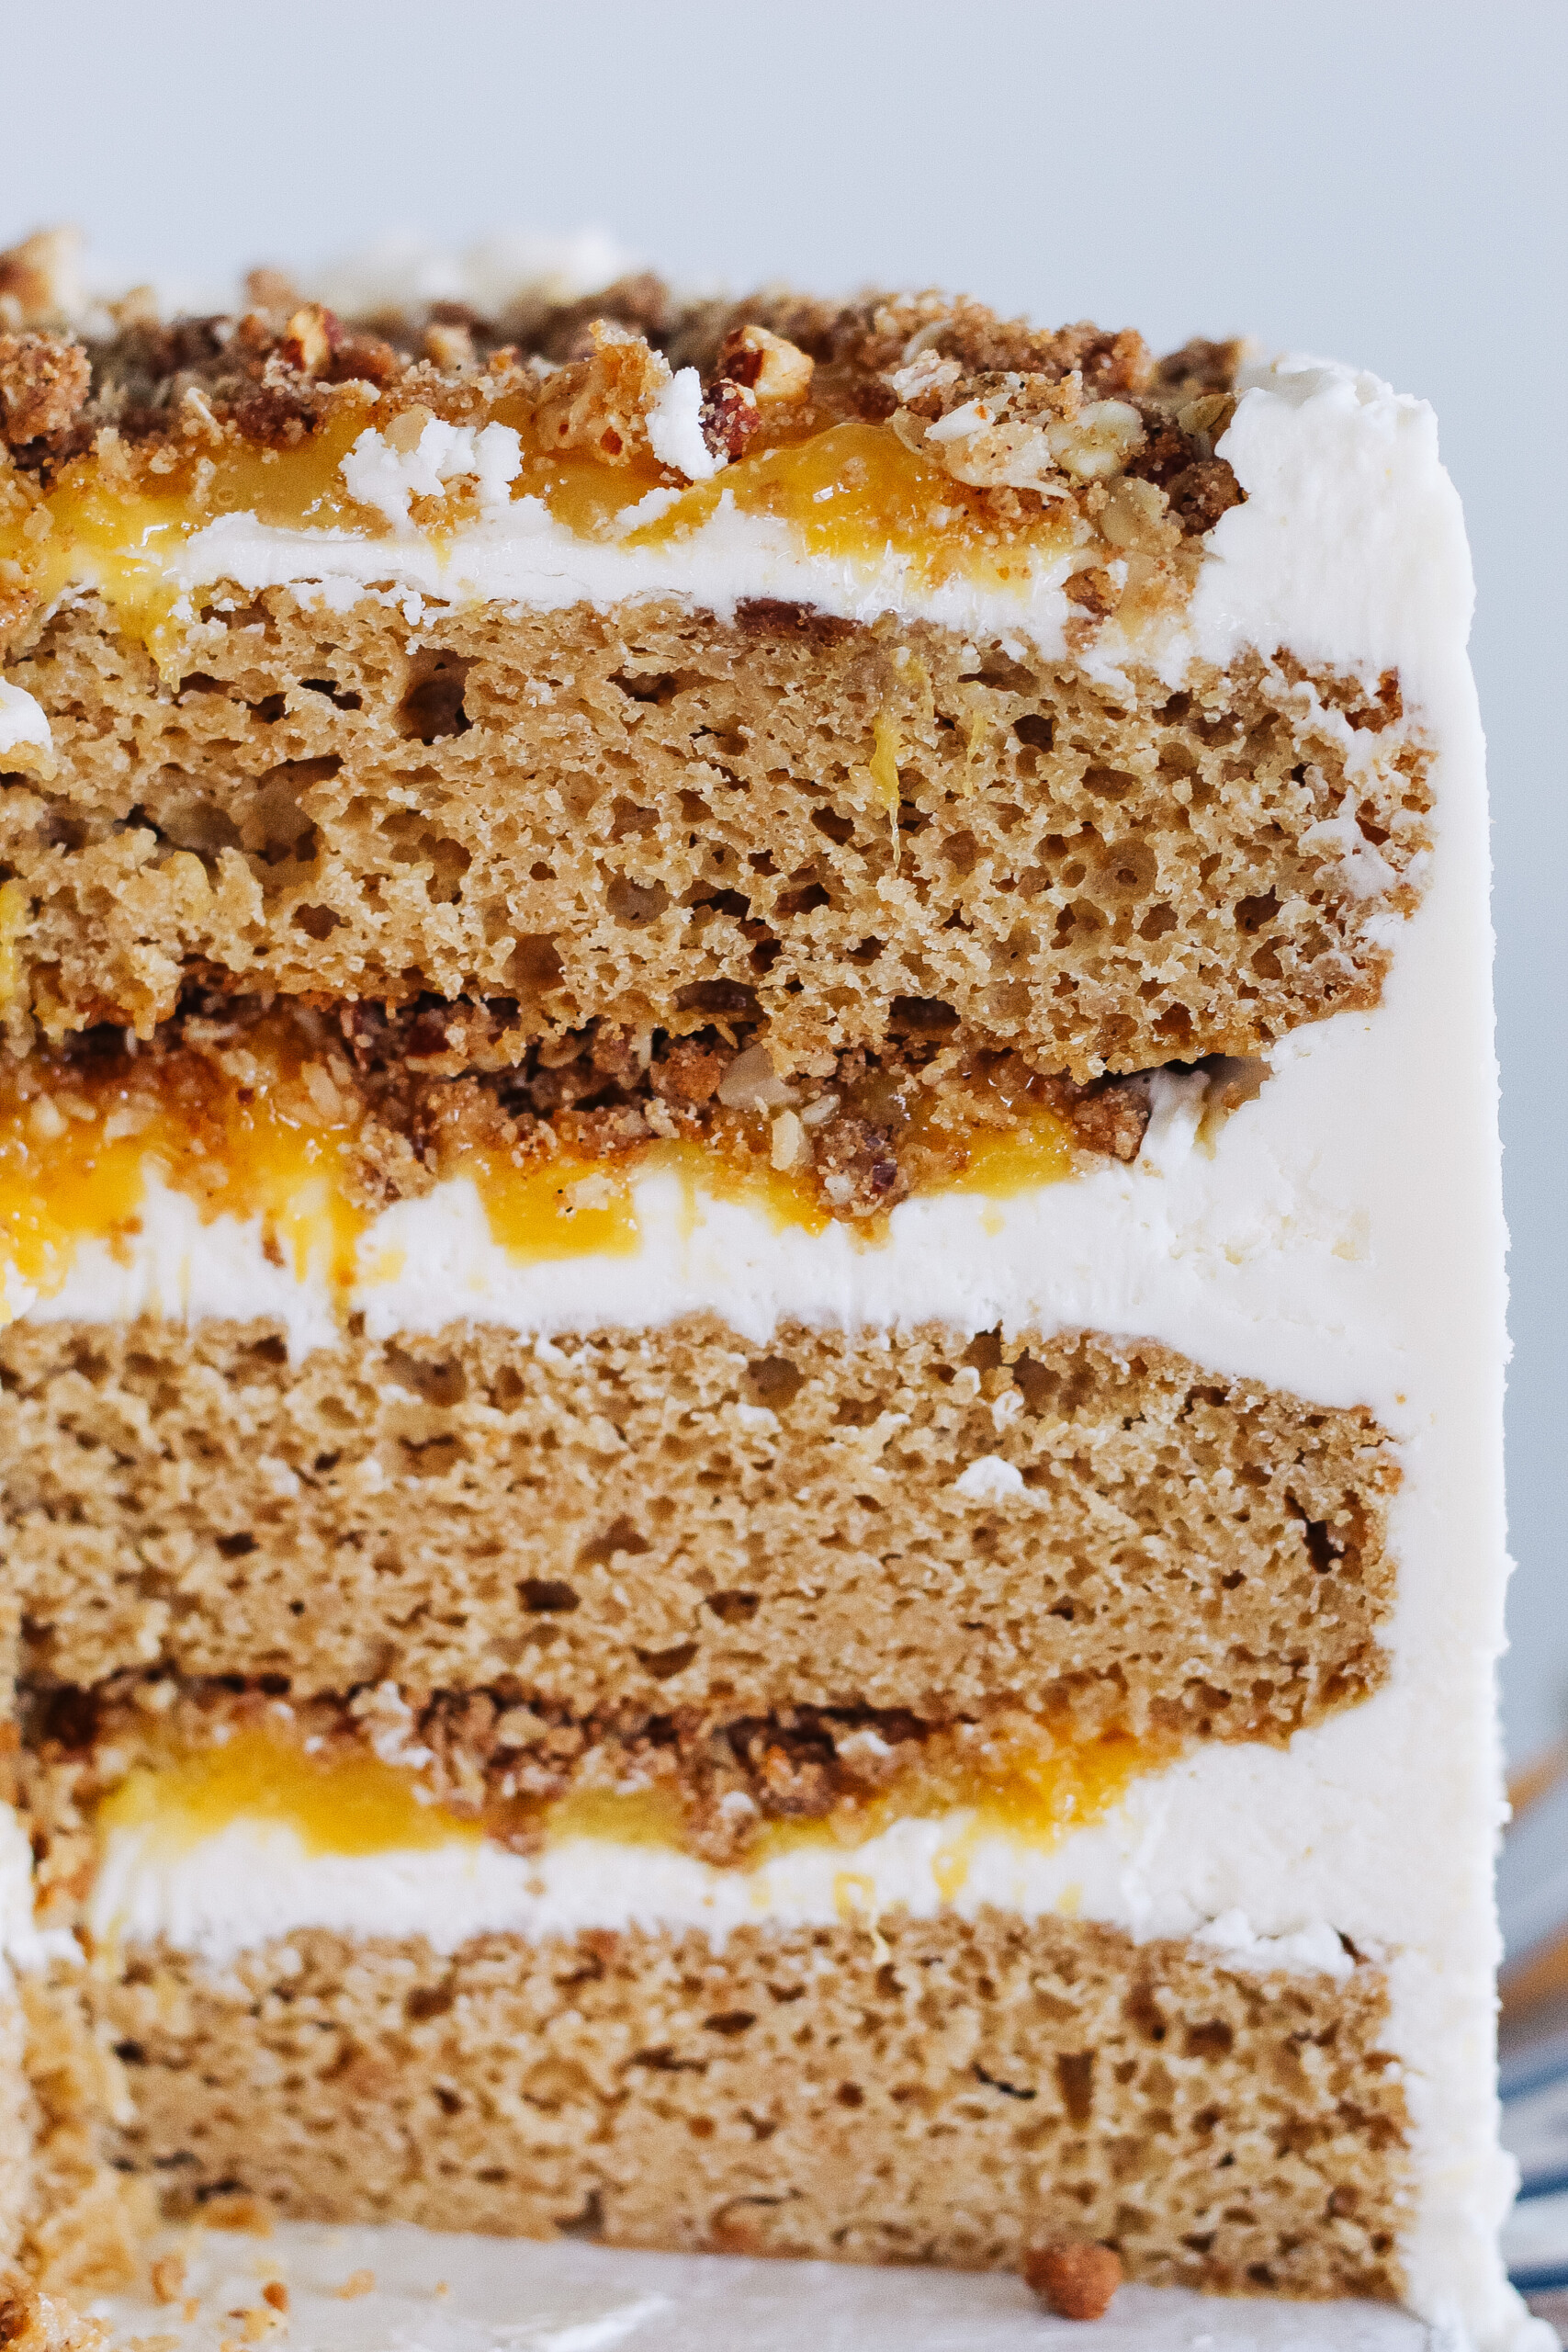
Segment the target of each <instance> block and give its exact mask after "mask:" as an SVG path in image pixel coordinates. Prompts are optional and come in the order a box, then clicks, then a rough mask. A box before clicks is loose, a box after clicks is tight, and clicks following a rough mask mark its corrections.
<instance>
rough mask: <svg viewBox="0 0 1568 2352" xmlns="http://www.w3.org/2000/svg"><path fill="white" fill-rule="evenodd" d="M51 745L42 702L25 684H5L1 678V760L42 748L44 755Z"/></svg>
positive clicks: (51, 740)
mask: <svg viewBox="0 0 1568 2352" xmlns="http://www.w3.org/2000/svg"><path fill="white" fill-rule="evenodd" d="M53 747H54V738H53V737H52V735H51V733H50V730H49V718H48V715H47V713H46V712H45V710H44V707H43V705H42V704H41V703H39V702H38V701H36V700H35V699H34V697H33V696H32V695H29V694H28V692H27V690H26V689H25V688H24V687H22V686H13V685H8V684H6V680H5V679H4V678H0V760H3V759H5V758H6V756H7V754H8V753H12V752H43V753H44V754H45V755H46V756H47V755H48V754H49V753H50V752H51V751H52V749H53ZM30 764H31V763H30V761H29V765H30Z"/></svg>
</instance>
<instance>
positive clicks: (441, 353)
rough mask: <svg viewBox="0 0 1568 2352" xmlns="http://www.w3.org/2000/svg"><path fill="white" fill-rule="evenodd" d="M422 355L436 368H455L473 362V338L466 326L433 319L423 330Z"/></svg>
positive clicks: (463, 366)
mask: <svg viewBox="0 0 1568 2352" xmlns="http://www.w3.org/2000/svg"><path fill="white" fill-rule="evenodd" d="M424 356H425V357H426V358H427V359H433V360H434V363H435V365H436V367H437V368H447V369H456V368H471V367H472V366H473V364H474V338H473V333H472V330H471V329H470V328H468V327H467V326H462V325H452V324H449V323H448V322H446V321H445V320H437V319H433V320H432V321H431V322H430V324H429V326H427V327H426V328H425V330H424Z"/></svg>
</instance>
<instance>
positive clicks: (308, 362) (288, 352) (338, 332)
mask: <svg viewBox="0 0 1568 2352" xmlns="http://www.w3.org/2000/svg"><path fill="white" fill-rule="evenodd" d="M342 341H343V328H342V326H341V325H340V323H339V322H338V318H337V314H336V312H335V311H329V310H328V309H327V308H326V307H325V305H324V304H323V303H321V302H306V303H304V304H303V305H302V306H301V307H300V308H299V310H298V311H295V313H294V316H293V317H292V318H291V319H290V320H289V322H288V326H287V327H286V328H285V329H284V334H283V340H282V342H281V343H280V344H279V345H278V356H280V357H281V358H283V359H286V360H287V361H288V365H289V366H290V367H291V368H299V371H300V373H301V374H302V375H306V376H319V375H320V374H321V371H322V369H323V368H325V367H326V366H327V364H328V362H329V361H330V360H331V358H332V356H333V352H334V351H335V350H336V349H337V347H338V345H339V344H340V343H341V342H342Z"/></svg>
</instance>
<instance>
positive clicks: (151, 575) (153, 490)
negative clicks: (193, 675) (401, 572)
mask: <svg viewBox="0 0 1568 2352" xmlns="http://www.w3.org/2000/svg"><path fill="white" fill-rule="evenodd" d="M387 421H389V419H388V417H387V416H386V415H385V414H384V413H383V412H382V411H381V409H380V408H379V407H378V405H377V404H376V403H373V402H371V401H358V400H354V399H345V400H344V401H343V402H342V404H341V405H340V406H339V407H338V408H337V409H335V410H334V411H333V413H330V414H329V415H327V416H326V417H325V418H323V419H322V420H321V423H320V424H318V426H317V428H316V430H315V431H314V432H313V433H311V434H310V435H309V436H308V437H306V438H305V439H303V440H302V441H301V442H300V443H299V445H298V446H297V447H293V448H283V449H266V448H261V447H256V446H254V444H251V443H246V442H240V443H234V444H229V445H227V446H223V447H220V448H219V449H218V450H217V452H216V454H213V453H211V452H209V451H206V450H204V449H203V448H202V447H200V446H199V445H198V444H195V443H193V445H192V446H191V447H190V448H189V450H188V451H185V450H181V449H177V448H174V447H169V446H168V445H166V444H165V445H164V446H162V447H159V448H157V449H156V450H155V452H154V453H153V455H152V457H151V458H141V456H140V455H139V454H138V453H137V452H136V451H135V450H134V449H127V448H125V447H119V448H118V449H116V450H115V452H114V455H113V462H112V463H111V462H109V461H108V459H107V458H102V457H100V456H98V455H97V454H96V453H94V454H90V455H88V456H85V457H83V458H75V459H73V461H72V462H71V463H70V464H69V465H67V466H65V467H63V468H62V469H61V471H60V473H59V475H58V477H57V478H56V480H55V481H54V482H53V484H52V485H51V488H50V489H49V491H48V492H47V493H45V494H44V495H43V496H42V497H41V498H39V499H37V500H36V501H33V502H30V503H29V501H28V499H27V498H26V497H25V496H22V495H19V494H18V495H17V497H16V498H15V499H14V500H13V503H12V506H11V508H10V509H9V510H6V509H5V508H3V507H0V568H5V569H6V576H8V577H15V579H16V580H17V582H19V583H23V584H25V585H26V586H27V588H28V589H29V590H30V591H31V592H32V593H33V594H36V595H37V596H39V598H41V599H42V600H43V601H44V602H45V603H52V602H53V601H54V600H55V599H56V598H57V597H59V596H61V595H62V594H66V593H67V592H69V591H70V590H72V589H73V588H80V587H83V586H93V587H96V589H97V590H98V592H99V594H101V595H102V596H103V598H104V600H105V602H106V603H107V605H109V606H110V607H111V609H112V610H113V611H114V613H115V615H116V616H117V618H118V622H119V625H120V627H121V628H123V629H124V630H125V631H126V632H127V633H128V634H129V635H131V636H136V637H140V638H141V639H142V640H143V641H144V642H145V643H146V644H147V645H148V646H149V647H150V649H151V650H152V653H153V655H154V658H155V659H157V660H158V661H159V662H160V664H161V665H162V666H164V668H166V669H167V670H168V672H169V674H170V676H171V678H175V677H177V675H178V647H179V637H180V631H179V628H178V627H177V625H176V622H175V608H176V606H177V605H178V604H179V601H180V596H181V594H182V591H181V588H180V586H179V583H178V582H177V580H176V579H175V565H176V563H177V560H178V559H179V557H180V555H181V553H182V551H183V550H184V549H185V548H186V545H187V543H188V542H189V541H190V540H191V539H192V538H193V537H195V535H196V534H197V532H198V531H199V530H201V529H203V528H204V527H205V526H207V525H208V524H209V523H212V522H216V521H217V520H219V519H220V517H222V516H224V515H251V516H254V519H255V520H256V521H257V522H258V523H260V524H263V525H265V526H268V527H269V528H272V529H278V530H288V531H299V532H306V533H310V532H322V531H333V532H336V533H348V534H350V535H352V536H353V537H356V538H367V539H384V538H388V537H389V536H390V526H389V524H388V522H387V520H386V518H385V516H384V515H381V514H380V513H379V512H378V510H377V509H376V508H374V507H369V506H366V505H364V504H362V503H359V502H358V501H356V500H355V498H353V497H352V496H351V495H350V494H349V492H348V490H347V488H346V485H345V483H344V476H343V470H342V469H343V461H344V458H345V457H346V456H347V455H348V453H349V451H350V450H351V448H352V447H353V446H354V444H355V441H356V440H357V438H358V436H359V435H360V434H361V433H363V432H364V431H365V430H366V429H367V426H375V425H378V424H381V423H384V422H387ZM488 421H489V422H491V423H493V424H505V425H509V426H511V427H512V428H513V430H514V431H516V432H517V433H518V435H519V438H520V443H521V451H522V464H521V467H520V470H519V472H518V474H517V477H516V479H515V481H513V483H512V485H511V490H510V497H511V498H512V499H513V500H517V499H523V498H532V499H536V500H537V501H538V502H539V503H541V504H542V505H543V506H544V507H545V508H546V509H547V511H548V513H549V515H551V516H552V518H553V519H554V520H555V521H556V522H557V523H558V524H559V525H561V526H563V527H564V528H565V529H567V530H570V531H571V532H573V533H574V534H576V535H577V536H578V537H581V538H584V539H600V540H603V539H611V538H618V539H624V541H625V543H626V545H628V546H630V547H633V548H649V547H656V546H669V545H671V544H673V543H674V542H676V541H678V540H680V539H682V538H684V537H689V536H690V535H691V534H692V533H694V532H695V531H698V530H700V529H701V528H702V526H703V525H704V524H705V523H707V522H708V521H709V520H710V519H711V518H712V516H713V515H715V514H716V512H717V510H718V508H719V506H720V505H721V503H722V504H724V505H725V506H727V507H728V508H731V509H733V510H735V511H737V512H739V514H742V515H752V516H757V517H761V518H763V519H767V520H772V521H775V522H778V523H782V524H784V525H785V526H788V527H789V529H790V531H791V532H792V534H793V535H794V537H795V540H796V542H797V544H798V545H799V546H800V548H802V550H803V552H805V553H807V554H808V555H812V556H818V557H823V558H827V559H829V560H841V561H844V562H848V563H850V564H852V565H857V566H862V567H866V566H870V565H873V564H875V563H878V562H880V561H882V560H885V559H886V558H888V557H892V558H894V559H896V560H901V561H902V562H904V563H905V565H906V566H907V567H908V571H909V572H910V574H911V576H912V577H913V578H914V579H916V580H917V581H919V582H922V583H924V584H927V585H934V584H937V583H939V582H942V581H944V580H947V579H951V578H954V577H960V578H965V579H969V580H973V581H976V582H980V583H981V584H984V585H986V586H999V585H1004V584H1007V583H1009V582H1014V583H1017V582H1024V581H1026V580H1027V579H1028V577H1029V576H1030V573H1031V571H1032V568H1033V566H1034V564H1035V562H1036V560H1045V561H1047V562H1050V561H1055V560H1058V559H1060V558H1062V557H1064V556H1066V554H1067V553H1068V552H1069V551H1070V549H1071V548H1072V545H1073V524H1072V514H1071V511H1069V513H1068V514H1067V515H1066V516H1064V515H1061V514H1053V513H1051V512H1046V513H1043V514H1042V513H1040V512H1039V511H1038V510H1037V508H1036V509H1033V510H1032V511H1031V512H1029V513H1027V514H1021V515H1020V516H1019V518H1018V519H1017V520H1015V521H1013V522H1010V523H1009V524H1006V525H1001V524H998V521H997V520H996V519H995V517H994V515H992V514H991V513H989V512H987V507H986V504H985V503H984V501H983V499H982V498H981V495H980V493H979V492H976V491H974V490H972V489H970V488H968V487H967V486H966V485H965V484H964V483H962V482H958V481H953V479H952V477H951V476H950V475H948V474H947V473H945V472H943V471H942V469H941V468H940V467H938V466H935V465H933V464H932V463H931V459H930V458H924V457H922V456H920V455H919V453H918V452H916V451H913V450H910V449H908V448H906V447H905V446H904V444H903V443H902V442H901V441H900V440H899V439H898V437H897V435H896V434H895V433H894V431H893V430H892V428H891V426H890V425H887V424H867V423H861V422H855V421H851V422H848V423H842V424H832V425H829V426H827V427H826V428H825V429H821V430H818V431H812V432H808V433H805V434H802V432H801V428H800V427H799V426H798V425H795V426H793V427H792V426H791V424H789V422H788V420H787V418H784V417H780V418H778V419H776V420H774V421H773V422H771V423H770V424H769V425H768V426H767V427H766V428H765V429H764V430H763V432H761V434H759V435H758V436H757V438H756V439H755V440H754V441H753V443H752V444H751V446H750V447H749V448H748V449H747V451H746V453H745V455H744V456H743V457H741V458H739V459H737V460H736V461H735V463H733V464H732V465H729V466H727V467H726V468H725V469H724V470H723V471H722V472H721V473H719V474H718V475H716V476H715V477H714V479H713V480H711V481H705V482H698V483H694V484H692V485H691V486H689V487H687V486H683V485H682V482H681V480H680V477H679V476H678V475H675V474H673V473H671V472H669V471H668V470H667V469H664V468H663V467H661V466H660V465H659V464H658V463H657V461H656V460H655V459H654V458H651V457H647V456H645V457H642V458H636V459H634V460H632V461H631V462H629V463H626V464H623V465H615V466H611V465H609V464H606V463H605V462H604V461H603V460H602V459H599V458H593V457H585V456H576V455H572V456H564V457H563V456H560V455H558V454H556V453H554V452H552V451H549V450H547V449H544V448H542V447H540V446H539V444H538V442H537V439H536V435H535V433H534V428H533V424H532V418H531V413H530V412H529V410H528V408H527V405H526V403H525V401H520V400H517V399H515V398H513V399H505V398H503V399H502V400H501V401H498V402H496V404H495V405H494V407H493V408H492V409H491V410H490V411H489V412H488ZM650 491H664V492H670V493H671V497H670V499H669V501H668V503H665V504H663V506H662V508H661V509H660V511H659V512H657V513H656V514H654V515H650V516H649V519H648V520H647V521H646V522H643V523H640V524H639V523H637V521H636V520H635V519H634V518H633V517H632V515H631V510H632V509H633V508H635V507H636V506H637V505H638V504H639V503H640V502H641V501H642V500H643V499H645V498H646V497H647V496H648V494H649V492H650ZM477 513H478V508H477V505H476V503H475V498H474V492H473V488H472V484H471V482H467V483H466V482H465V481H463V479H462V478H459V479H457V481H454V482H453V483H452V484H450V485H449V486H448V487H447V489H446V492H445V493H444V495H443V496H442V497H440V498H439V499H423V500H420V501H417V502H416V503H415V507H414V510H413V519H414V520H415V521H416V522H417V523H419V524H421V525H422V526H423V528H424V529H425V530H426V531H427V532H428V533H429V534H430V535H431V537H433V539H434V543H435V544H436V545H437V547H438V548H441V549H442V550H443V551H444V552H446V553H447V554H449V553H450V552H451V548H452V542H453V537H454V535H455V533H456V532H457V531H458V530H459V529H460V528H461V527H462V526H463V525H464V524H465V523H467V522H469V521H471V520H472V519H473V518H474V516H475V515H476V514H477ZM215 561H216V562H218V563H219V564H220V559H217V558H215ZM303 568H306V569H308V559H306V560H305V561H304V567H303ZM214 576H216V574H215V575H214Z"/></svg>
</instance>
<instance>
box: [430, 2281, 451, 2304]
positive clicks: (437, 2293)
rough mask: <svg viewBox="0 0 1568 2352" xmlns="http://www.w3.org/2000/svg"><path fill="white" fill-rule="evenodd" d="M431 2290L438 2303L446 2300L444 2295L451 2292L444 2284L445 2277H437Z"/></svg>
mask: <svg viewBox="0 0 1568 2352" xmlns="http://www.w3.org/2000/svg"><path fill="white" fill-rule="evenodd" d="M432 2292H433V2293H434V2297H435V2300H436V2301H437V2302H438V2303H440V2302H445V2301H446V2297H447V2296H448V2295H449V2294H450V2293H451V2292H452V2290H451V2288H450V2287H449V2286H448V2285H447V2284H446V2279H445V2278H438V2279H437V2280H436V2282H435V2285H434V2288H433V2290H432Z"/></svg>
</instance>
